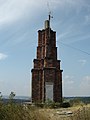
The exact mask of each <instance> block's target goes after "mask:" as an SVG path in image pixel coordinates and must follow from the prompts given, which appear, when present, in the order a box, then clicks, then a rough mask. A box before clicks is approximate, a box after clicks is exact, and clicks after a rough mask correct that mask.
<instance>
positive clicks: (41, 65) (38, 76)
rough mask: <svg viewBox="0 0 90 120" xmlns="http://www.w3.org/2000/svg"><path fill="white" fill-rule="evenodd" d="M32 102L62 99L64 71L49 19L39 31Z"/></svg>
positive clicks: (34, 61) (33, 70) (33, 75)
mask: <svg viewBox="0 0 90 120" xmlns="http://www.w3.org/2000/svg"><path fill="white" fill-rule="evenodd" d="M33 63H34V68H33V69H32V70H31V72H32V102H45V101H46V100H47V99H51V100H52V101H54V102H61V101H62V71H63V70H60V60H57V47H56V32H55V31H53V30H51V28H50V15H49V20H46V21H45V28H44V29H43V30H39V31H38V47H37V57H36V59H34V60H33Z"/></svg>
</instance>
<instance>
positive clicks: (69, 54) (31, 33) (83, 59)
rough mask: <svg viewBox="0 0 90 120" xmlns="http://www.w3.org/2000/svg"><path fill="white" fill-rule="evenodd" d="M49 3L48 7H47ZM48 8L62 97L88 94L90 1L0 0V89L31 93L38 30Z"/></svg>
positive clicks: (22, 94) (41, 25) (89, 73)
mask: <svg viewBox="0 0 90 120" xmlns="http://www.w3.org/2000/svg"><path fill="white" fill-rule="evenodd" d="M48 4H49V6H48ZM49 11H51V13H52V16H53V19H51V29H53V30H54V31H56V33H57V36H56V39H57V47H58V59H60V60H61V69H63V96H90V0H49V1H48V0H37V1H36V0H0V92H1V93H2V95H9V94H10V92H11V91H13V92H15V94H16V95H17V96H31V69H32V68H33V59H35V58H36V48H37V42H38V34H37V31H38V30H42V29H43V28H44V21H45V20H46V19H48V12H49Z"/></svg>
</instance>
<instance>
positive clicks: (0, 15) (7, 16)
mask: <svg viewBox="0 0 90 120" xmlns="http://www.w3.org/2000/svg"><path fill="white" fill-rule="evenodd" d="M49 3H50V8H51V11H52V9H54V8H56V9H57V7H59V8H63V9H64V10H66V9H65V6H67V7H69V6H71V7H73V6H74V7H75V9H76V7H78V8H80V6H83V5H85V4H84V3H85V0H75V1H74V0H63V1H62V0H50V1H49ZM42 7H43V9H42ZM44 9H45V10H47V1H46V0H37V2H36V1H35V0H7V1H3V2H2V1H0V24H5V23H8V22H9V23H11V22H12V21H16V20H17V19H19V18H21V17H22V16H23V17H24V18H25V16H26V15H27V13H29V15H30V17H32V16H33V15H34V16H35V15H37V12H38V11H39V13H40V12H41V11H42V10H44ZM67 10H68V9H67ZM76 10H77V9H76Z"/></svg>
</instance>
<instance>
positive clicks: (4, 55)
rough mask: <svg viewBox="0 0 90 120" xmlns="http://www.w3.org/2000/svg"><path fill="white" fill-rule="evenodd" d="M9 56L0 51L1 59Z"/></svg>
mask: <svg viewBox="0 0 90 120" xmlns="http://www.w3.org/2000/svg"><path fill="white" fill-rule="evenodd" d="M7 57H8V56H7V55H6V54H3V53H0V60H5V59H6V58H7Z"/></svg>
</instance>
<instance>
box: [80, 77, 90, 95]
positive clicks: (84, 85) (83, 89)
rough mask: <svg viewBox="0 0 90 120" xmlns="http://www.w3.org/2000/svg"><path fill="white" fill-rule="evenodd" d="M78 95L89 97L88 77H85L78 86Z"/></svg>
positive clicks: (89, 81)
mask: <svg viewBox="0 0 90 120" xmlns="http://www.w3.org/2000/svg"><path fill="white" fill-rule="evenodd" d="M79 94H80V95H84V96H89V95H90V76H85V77H84V78H83V80H82V81H81V83H80V86H79Z"/></svg>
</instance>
